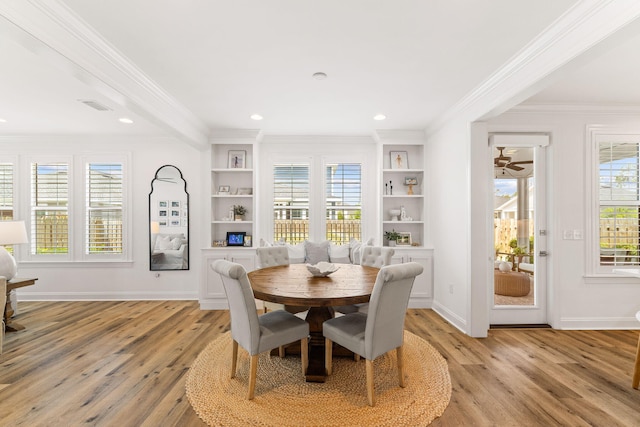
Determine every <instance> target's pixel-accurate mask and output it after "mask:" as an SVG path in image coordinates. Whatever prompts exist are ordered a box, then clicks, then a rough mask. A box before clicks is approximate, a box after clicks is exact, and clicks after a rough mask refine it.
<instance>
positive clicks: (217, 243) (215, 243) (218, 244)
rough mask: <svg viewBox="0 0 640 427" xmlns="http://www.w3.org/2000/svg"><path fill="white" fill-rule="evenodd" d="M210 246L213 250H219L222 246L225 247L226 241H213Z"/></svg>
mask: <svg viewBox="0 0 640 427" xmlns="http://www.w3.org/2000/svg"><path fill="white" fill-rule="evenodd" d="M211 246H213V247H214V248H220V247H223V246H227V241H226V240H214V241H213V242H212V243H211Z"/></svg>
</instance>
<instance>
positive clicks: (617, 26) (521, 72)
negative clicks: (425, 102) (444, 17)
mask: <svg viewBox="0 0 640 427" xmlns="http://www.w3.org/2000/svg"><path fill="white" fill-rule="evenodd" d="M639 16H640V2H638V1H636V0H616V1H611V0H583V1H579V2H576V3H575V5H574V6H572V7H571V8H570V9H569V10H567V12H565V13H564V14H563V15H562V16H560V17H559V18H558V19H557V20H556V21H555V22H554V23H553V24H551V25H550V26H549V27H548V28H546V29H545V30H544V31H543V32H541V33H540V34H539V35H538V36H537V37H536V38H534V39H533V40H532V41H531V42H530V43H528V44H527V45H526V46H525V47H524V48H522V49H521V50H520V51H519V52H518V53H516V54H515V55H514V56H513V57H512V58H511V59H510V60H509V61H507V62H506V63H505V64H504V65H503V66H502V67H500V68H499V69H498V70H496V72H494V73H493V74H492V75H491V76H490V77H489V78H488V79H486V80H485V81H484V82H482V83H481V84H480V85H479V86H478V87H476V88H475V89H474V90H472V91H471V92H469V94H467V95H466V96H465V97H464V98H463V99H461V100H460V101H459V102H458V103H456V104H455V105H454V106H453V107H452V108H450V109H448V110H447V111H445V112H444V113H443V114H442V115H440V116H439V117H437V118H436V119H435V120H434V121H433V122H432V123H431V125H430V126H429V128H428V129H427V134H429V135H431V134H433V133H435V132H436V131H437V130H438V129H440V128H442V127H443V126H444V125H445V124H446V123H447V122H449V121H450V120H452V119H454V118H464V121H465V122H474V121H478V120H486V119H488V118H490V117H493V116H496V115H498V114H501V113H503V112H505V111H507V110H508V109H509V108H511V107H513V106H514V105H517V104H518V103H520V102H522V101H524V100H525V99H527V98H529V97H530V96H531V95H533V94H535V93H536V92H538V91H539V90H540V89H542V88H543V87H545V86H547V85H548V84H550V83H552V82H553V81H554V80H555V79H558V78H560V77H561V74H563V73H567V72H569V71H571V69H574V68H577V67H579V66H580V65H581V61H582V62H584V61H585V60H587V59H588V57H589V56H590V55H589V54H591V55H594V54H596V53H597V51H598V50H599V49H603V48H605V47H607V46H608V45H610V44H612V43H615V41H616V39H617V37H618V36H619V37H624V36H625V35H626V34H625V31H622V30H624V29H625V27H626V26H627V25H629V24H630V23H632V22H633V21H634V20H636V18H638V17H639ZM614 36H615V37H614Z"/></svg>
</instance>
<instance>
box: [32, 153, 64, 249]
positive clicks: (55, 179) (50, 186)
mask: <svg viewBox="0 0 640 427" xmlns="http://www.w3.org/2000/svg"><path fill="white" fill-rule="evenodd" d="M68 252H69V164H68V163H54V162H51V163H32V164H31V253H32V254H66V253H68Z"/></svg>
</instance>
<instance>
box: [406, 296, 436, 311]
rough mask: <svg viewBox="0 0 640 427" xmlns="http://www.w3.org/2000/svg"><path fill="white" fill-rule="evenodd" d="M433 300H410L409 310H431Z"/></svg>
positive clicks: (422, 298)
mask: <svg viewBox="0 0 640 427" xmlns="http://www.w3.org/2000/svg"><path fill="white" fill-rule="evenodd" d="M432 305H433V298H430V297H411V298H409V308H431V306H432Z"/></svg>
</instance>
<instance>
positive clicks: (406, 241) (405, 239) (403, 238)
mask: <svg viewBox="0 0 640 427" xmlns="http://www.w3.org/2000/svg"><path fill="white" fill-rule="evenodd" d="M398 234H399V235H400V237H398V239H397V240H396V245H398V246H411V233H407V232H403V231H401V232H399V233H398Z"/></svg>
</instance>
